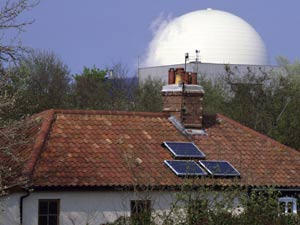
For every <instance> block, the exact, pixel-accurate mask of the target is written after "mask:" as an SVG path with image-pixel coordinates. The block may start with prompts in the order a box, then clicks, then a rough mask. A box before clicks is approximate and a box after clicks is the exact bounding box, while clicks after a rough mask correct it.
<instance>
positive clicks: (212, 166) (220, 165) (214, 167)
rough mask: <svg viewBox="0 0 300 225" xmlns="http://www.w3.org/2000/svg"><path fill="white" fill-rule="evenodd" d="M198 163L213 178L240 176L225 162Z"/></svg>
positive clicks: (202, 161)
mask: <svg viewBox="0 0 300 225" xmlns="http://www.w3.org/2000/svg"><path fill="white" fill-rule="evenodd" d="M199 163H200V165H201V166H203V168H205V169H206V170H207V171H208V172H209V173H210V174H211V175H213V176H231V177H232V176H234V177H236V176H240V173H239V172H238V171H237V170H236V169H235V168H234V167H233V166H232V165H231V164H230V163H229V162H227V161H217V160H214V161H206V160H201V161H199Z"/></svg>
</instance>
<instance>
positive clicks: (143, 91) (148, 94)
mask: <svg viewBox="0 0 300 225" xmlns="http://www.w3.org/2000/svg"><path fill="white" fill-rule="evenodd" d="M162 86H163V84H162V81H160V80H152V79H151V78H148V79H147V80H146V81H145V82H144V83H142V84H140V85H139V86H138V88H137V91H136V107H135V110H136V111H148V112H161V111H162V96H161V89H162Z"/></svg>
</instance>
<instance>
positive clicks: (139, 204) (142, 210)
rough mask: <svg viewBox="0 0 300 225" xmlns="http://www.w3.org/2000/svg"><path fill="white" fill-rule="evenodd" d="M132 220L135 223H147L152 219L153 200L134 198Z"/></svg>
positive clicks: (136, 224)
mask: <svg viewBox="0 0 300 225" xmlns="http://www.w3.org/2000/svg"><path fill="white" fill-rule="evenodd" d="M130 208H131V221H132V224H134V225H147V224H150V221H151V201H150V200H134V201H131V202H130Z"/></svg>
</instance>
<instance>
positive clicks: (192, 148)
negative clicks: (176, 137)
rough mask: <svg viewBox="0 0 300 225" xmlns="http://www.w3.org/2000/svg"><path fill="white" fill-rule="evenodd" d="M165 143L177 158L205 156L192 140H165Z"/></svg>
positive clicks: (201, 157)
mask: <svg viewBox="0 0 300 225" xmlns="http://www.w3.org/2000/svg"><path fill="white" fill-rule="evenodd" d="M164 145H165V146H166V147H167V148H168V149H169V150H170V151H171V153H172V154H173V155H174V156H175V157H177V158H200V159H204V158H205V154H204V153H203V152H201V151H200V149H199V148H198V147H197V146H196V145H195V144H194V143H192V142H169V141H165V142H164Z"/></svg>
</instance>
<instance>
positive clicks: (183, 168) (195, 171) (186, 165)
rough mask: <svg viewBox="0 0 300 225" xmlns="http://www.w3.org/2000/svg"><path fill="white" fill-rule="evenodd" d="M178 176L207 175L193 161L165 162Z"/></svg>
mask: <svg viewBox="0 0 300 225" xmlns="http://www.w3.org/2000/svg"><path fill="white" fill-rule="evenodd" d="M165 164H166V165H167V166H168V167H170V169H171V170H172V171H173V172H174V173H175V174H176V175H177V176H205V175H207V173H206V172H205V171H204V170H203V169H202V168H201V167H200V166H199V165H198V164H197V163H196V162H195V161H193V160H165Z"/></svg>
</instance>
